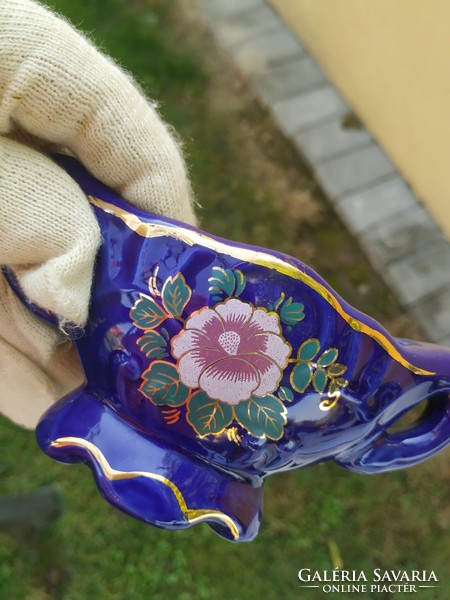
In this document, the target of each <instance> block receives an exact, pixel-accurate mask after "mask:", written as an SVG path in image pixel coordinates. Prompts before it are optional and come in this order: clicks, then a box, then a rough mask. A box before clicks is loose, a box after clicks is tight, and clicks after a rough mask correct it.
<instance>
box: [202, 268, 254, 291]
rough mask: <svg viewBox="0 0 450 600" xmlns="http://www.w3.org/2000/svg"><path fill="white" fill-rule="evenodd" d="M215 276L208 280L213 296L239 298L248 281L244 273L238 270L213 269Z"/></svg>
mask: <svg viewBox="0 0 450 600" xmlns="http://www.w3.org/2000/svg"><path fill="white" fill-rule="evenodd" d="M212 272H213V276H212V277H210V278H209V279H208V281H209V283H210V287H209V291H210V293H211V294H217V293H219V294H225V295H226V296H228V297H230V296H239V295H240V294H241V293H242V292H243V291H244V288H245V284H246V279H245V275H244V274H243V273H242V271H239V270H238V269H236V271H232V270H231V269H222V267H213V270H212Z"/></svg>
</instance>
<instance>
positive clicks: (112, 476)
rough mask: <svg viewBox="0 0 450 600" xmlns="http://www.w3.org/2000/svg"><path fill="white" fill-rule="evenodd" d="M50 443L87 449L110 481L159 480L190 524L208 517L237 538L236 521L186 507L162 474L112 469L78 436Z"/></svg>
mask: <svg viewBox="0 0 450 600" xmlns="http://www.w3.org/2000/svg"><path fill="white" fill-rule="evenodd" d="M51 445H52V446H53V447H54V448H64V447H66V446H79V447H81V448H85V449H86V450H88V451H89V452H90V453H91V454H92V456H93V457H94V458H95V460H96V461H97V463H98V464H99V466H100V467H101V469H102V471H103V473H104V474H105V475H106V477H107V478H108V479H109V480H110V481H120V480H122V479H134V478H136V477H147V478H148V479H153V480H155V481H159V482H160V483H163V484H164V485H167V487H169V488H170V489H171V491H172V492H173V495H174V496H175V498H176V500H177V502H178V504H179V506H180V509H181V512H182V513H183V516H184V517H185V519H186V521H188V523H191V524H195V523H200V522H202V521H207V520H208V519H215V520H218V521H221V522H222V523H224V524H225V525H226V526H227V527H228V528H229V529H230V531H231V534H232V535H233V538H234V539H235V540H237V539H238V538H239V528H238V526H237V525H236V523H235V522H234V521H233V519H231V518H230V517H229V516H228V515H226V514H225V513H223V512H221V511H219V510H209V509H192V508H188V506H187V504H186V501H185V499H184V496H183V494H182V493H181V491H180V489H179V488H178V487H177V486H176V485H175V484H174V483H173V481H170V479H167V478H166V477H163V476H162V475H158V474H156V473H149V472H147V471H118V470H117V469H113V468H112V467H111V465H110V464H109V463H108V461H107V460H106V457H105V455H104V454H103V453H102V452H101V450H100V449H99V448H97V446H95V444H93V443H92V442H89V441H88V440H85V439H83V438H78V437H63V438H58V439H56V440H54V441H53V442H52V443H51Z"/></svg>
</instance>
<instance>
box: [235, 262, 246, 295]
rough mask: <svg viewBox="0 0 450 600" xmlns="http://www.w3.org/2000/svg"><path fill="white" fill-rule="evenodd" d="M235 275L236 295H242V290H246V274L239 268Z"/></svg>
mask: <svg viewBox="0 0 450 600" xmlns="http://www.w3.org/2000/svg"><path fill="white" fill-rule="evenodd" d="M234 276H235V278H236V289H235V290H234V295H235V296H240V295H241V294H242V292H243V291H244V288H245V284H246V280H245V275H244V273H242V271H239V269H236V271H234Z"/></svg>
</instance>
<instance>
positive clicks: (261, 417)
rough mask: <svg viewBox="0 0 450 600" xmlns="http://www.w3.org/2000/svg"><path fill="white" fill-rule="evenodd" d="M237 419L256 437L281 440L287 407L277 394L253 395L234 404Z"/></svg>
mask: <svg viewBox="0 0 450 600" xmlns="http://www.w3.org/2000/svg"><path fill="white" fill-rule="evenodd" d="M234 416H235V418H236V420H237V421H238V422H239V423H240V424H241V425H242V426H243V427H245V429H247V431H248V432H249V433H250V434H251V435H253V436H255V437H263V436H265V437H267V438H269V439H271V440H279V439H280V438H281V437H282V435H283V432H284V425H285V424H286V409H285V407H284V405H283V403H282V402H281V401H280V400H279V399H278V398H275V396H271V395H269V396H264V397H262V398H256V397H252V398H250V400H246V401H245V402H240V403H239V404H236V405H235V406H234Z"/></svg>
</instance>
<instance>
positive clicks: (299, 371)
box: [291, 362, 312, 393]
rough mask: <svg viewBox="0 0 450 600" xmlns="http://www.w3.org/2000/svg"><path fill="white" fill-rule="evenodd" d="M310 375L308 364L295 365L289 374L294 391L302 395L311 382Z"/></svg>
mask: <svg viewBox="0 0 450 600" xmlns="http://www.w3.org/2000/svg"><path fill="white" fill-rule="evenodd" d="M311 375H312V373H311V367H310V366H309V364H308V363H306V362H300V363H297V364H296V365H295V367H294V368H293V370H292V373H291V385H292V387H293V388H294V390H297V392H300V393H303V392H304V391H305V390H306V388H307V387H308V385H309V384H310V382H311Z"/></svg>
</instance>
